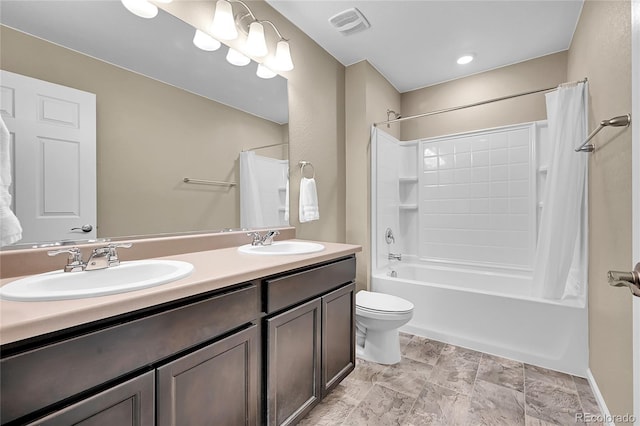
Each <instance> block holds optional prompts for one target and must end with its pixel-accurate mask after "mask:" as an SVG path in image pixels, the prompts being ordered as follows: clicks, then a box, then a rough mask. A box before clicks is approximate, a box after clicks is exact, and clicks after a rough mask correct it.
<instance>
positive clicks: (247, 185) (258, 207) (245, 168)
mask: <svg viewBox="0 0 640 426" xmlns="http://www.w3.org/2000/svg"><path fill="white" fill-rule="evenodd" d="M256 162H257V160H256V153H255V152H254V151H243V152H241V153H240V226H241V227H242V228H257V227H262V226H264V225H263V223H264V219H263V215H262V203H261V202H260V198H261V197H260V185H259V178H258V173H257V165H256Z"/></svg>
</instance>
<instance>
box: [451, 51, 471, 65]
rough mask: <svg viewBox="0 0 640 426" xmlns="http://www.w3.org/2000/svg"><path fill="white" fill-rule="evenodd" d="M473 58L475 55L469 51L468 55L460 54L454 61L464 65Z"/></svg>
mask: <svg viewBox="0 0 640 426" xmlns="http://www.w3.org/2000/svg"><path fill="white" fill-rule="evenodd" d="M474 59H475V55H474V54H471V53H470V54H468V55H463V56H460V57H459V58H458V60H457V61H456V62H457V63H458V65H466V64H468V63H469V62H471V61H473V60H474Z"/></svg>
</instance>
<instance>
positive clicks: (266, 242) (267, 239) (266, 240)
mask: <svg viewBox="0 0 640 426" xmlns="http://www.w3.org/2000/svg"><path fill="white" fill-rule="evenodd" d="M278 235H280V231H276V230H275V229H272V230H269V231H267V233H266V234H264V236H263V237H262V245H263V246H270V245H271V244H273V237H275V236H278Z"/></svg>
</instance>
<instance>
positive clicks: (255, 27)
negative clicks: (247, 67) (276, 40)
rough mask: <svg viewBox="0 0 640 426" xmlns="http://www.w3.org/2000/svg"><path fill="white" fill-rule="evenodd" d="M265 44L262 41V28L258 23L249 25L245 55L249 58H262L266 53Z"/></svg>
mask: <svg viewBox="0 0 640 426" xmlns="http://www.w3.org/2000/svg"><path fill="white" fill-rule="evenodd" d="M268 52H269V51H268V50H267V42H266V40H265V39H264V27H263V26H262V24H261V23H260V22H255V21H254V22H252V23H251V25H249V36H248V37H247V53H248V54H249V55H251V56H257V57H260V56H264V55H266V54H267V53H268Z"/></svg>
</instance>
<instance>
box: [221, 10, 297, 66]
mask: <svg viewBox="0 0 640 426" xmlns="http://www.w3.org/2000/svg"><path fill="white" fill-rule="evenodd" d="M233 4H240V5H241V6H242V7H243V8H244V9H246V12H245V11H242V12H240V13H237V14H236V15H235V16H234V14H233ZM265 25H268V26H270V27H271V28H273V30H274V31H275V33H276V35H277V36H278V43H277V45H276V52H275V55H274V56H273V57H270V58H268V59H267V61H268V62H269V67H270V68H271V69H272V70H274V71H291V70H292V69H293V61H292V60H291V51H290V48H289V42H288V40H287V39H285V38H284V37H282V34H281V33H280V31H278V28H277V27H276V26H275V24H274V23H273V22H271V21H266V20H259V19H258V18H257V17H256V16H255V15H254V14H253V12H252V11H251V9H250V8H249V6H247V5H246V4H245V3H244V2H243V1H242V0H218V1H217V2H216V9H215V11H214V14H213V20H212V22H211V27H210V29H209V33H210V34H211V35H212V36H213V37H215V38H217V39H218V40H235V39H236V38H237V37H238V30H240V31H242V32H243V33H245V34H247V40H246V44H245V45H244V46H243V47H242V50H243V53H246V54H247V55H249V56H252V57H254V58H261V57H265V56H267V55H268V54H269V48H268V47H267V42H266V39H265V34H264V26H265ZM234 55H235V54H234ZM228 58H229V55H228V56H227V60H228ZM234 65H235V64H234Z"/></svg>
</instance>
